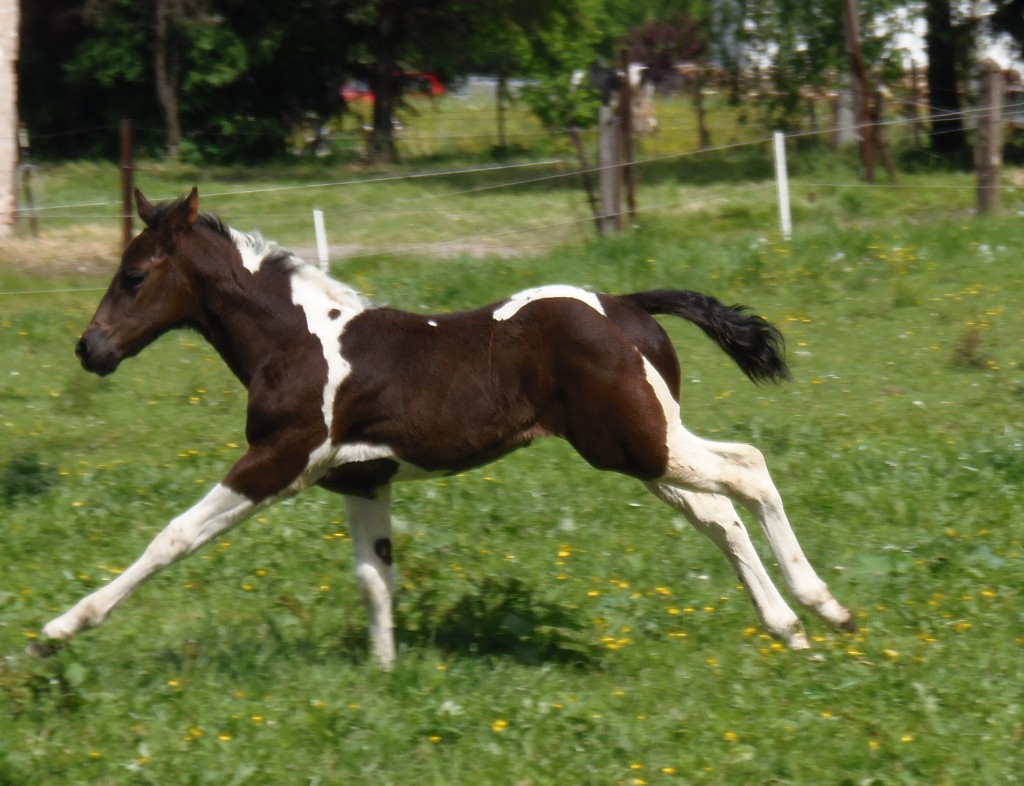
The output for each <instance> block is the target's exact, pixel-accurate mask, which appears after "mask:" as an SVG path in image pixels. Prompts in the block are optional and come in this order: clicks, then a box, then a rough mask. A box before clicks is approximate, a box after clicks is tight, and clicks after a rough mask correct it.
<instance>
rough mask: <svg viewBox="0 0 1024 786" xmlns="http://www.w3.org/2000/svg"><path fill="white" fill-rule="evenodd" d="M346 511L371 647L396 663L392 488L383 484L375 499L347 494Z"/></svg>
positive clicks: (383, 659)
mask: <svg viewBox="0 0 1024 786" xmlns="http://www.w3.org/2000/svg"><path fill="white" fill-rule="evenodd" d="M345 512H346V514H347V516H348V525H349V531H350V533H351V534H352V545H353V548H354V551H355V570H356V580H357V582H358V583H359V594H360V595H361V596H362V598H363V603H364V604H365V605H366V612H367V615H368V616H369V618H370V647H371V649H372V650H373V654H374V655H376V656H377V660H378V662H379V663H380V665H381V666H382V667H383V668H385V669H389V668H391V666H392V665H393V664H394V662H395V638H394V623H393V622H392V609H391V606H392V600H393V598H394V594H395V568H394V565H393V560H392V555H391V487H390V486H381V487H380V488H379V489H377V491H376V496H375V497H374V498H372V499H366V498H364V497H354V496H346V497H345Z"/></svg>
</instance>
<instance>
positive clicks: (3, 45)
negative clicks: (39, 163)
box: [0, 0, 20, 236]
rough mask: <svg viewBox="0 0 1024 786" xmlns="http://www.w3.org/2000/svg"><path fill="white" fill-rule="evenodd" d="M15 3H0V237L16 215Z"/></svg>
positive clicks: (14, 1)
mask: <svg viewBox="0 0 1024 786" xmlns="http://www.w3.org/2000/svg"><path fill="white" fill-rule="evenodd" d="M19 8H20V6H19V4H18V2H17V0H2V2H0V236H3V235H6V234H8V233H9V232H10V229H11V225H12V224H13V223H14V215H15V203H16V199H15V189H16V176H15V172H16V170H17V166H18V79H17V70H16V68H15V65H16V63H17V61H18V11H19Z"/></svg>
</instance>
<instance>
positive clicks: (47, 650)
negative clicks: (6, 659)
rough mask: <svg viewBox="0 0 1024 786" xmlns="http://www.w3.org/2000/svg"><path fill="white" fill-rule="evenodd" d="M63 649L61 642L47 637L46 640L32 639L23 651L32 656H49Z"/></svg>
mask: <svg viewBox="0 0 1024 786" xmlns="http://www.w3.org/2000/svg"><path fill="white" fill-rule="evenodd" d="M62 649H64V644H63V642H60V641H54V640H53V639H47V640H46V641H33V642H32V643H31V644H29V645H28V646H27V647H26V648H25V653H26V654H27V655H29V656H30V657H33V658H49V657H50V656H52V655H56V654H57V653H58V652H60V651H61V650H62Z"/></svg>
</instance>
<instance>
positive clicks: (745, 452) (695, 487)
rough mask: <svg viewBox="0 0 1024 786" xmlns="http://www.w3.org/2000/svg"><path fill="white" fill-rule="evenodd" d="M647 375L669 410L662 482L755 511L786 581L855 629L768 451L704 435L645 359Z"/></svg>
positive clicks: (824, 613) (827, 616)
mask: <svg viewBox="0 0 1024 786" xmlns="http://www.w3.org/2000/svg"><path fill="white" fill-rule="evenodd" d="M645 367H646V369H647V378H648V381H649V382H650V384H651V386H652V387H653V388H654V391H655V393H656V394H657V396H658V399H659V400H660V401H661V404H662V407H663V409H664V410H665V417H666V422H667V424H668V437H667V442H668V450H669V459H668V468H667V469H666V472H665V475H664V477H663V478H662V482H664V483H668V484H669V485H672V486H675V487H677V488H681V489H684V490H688V491H696V492H702V493H710V494H722V495H725V496H727V497H729V498H730V499H733V500H735V501H736V502H739V503H740V504H741V505H743V506H744V507H745V508H747V510H749V511H750V512H751V513H752V514H753V515H754V517H755V518H757V522H758V524H759V525H760V526H761V529H762V530H763V531H764V533H765V536H766V537H767V538H768V544H769V545H770V546H771V549H772V553H773V554H774V555H775V559H776V560H777V561H778V563H779V567H780V568H781V570H782V574H783V576H784V577H785V579H786V584H787V585H788V586H789V588H790V590H791V591H792V592H793V595H794V596H795V597H796V599H797V600H798V601H799V602H800V603H801V604H802V605H804V606H806V607H807V608H809V609H811V610H812V611H814V612H815V613H816V614H818V615H819V616H820V617H821V618H822V619H824V620H825V621H826V622H828V623H829V624H830V625H832V626H833V627H836V628H841V629H844V630H852V629H855V628H856V622H855V621H854V619H853V615H852V614H851V613H850V612H849V610H848V609H846V608H845V607H843V606H842V605H840V604H839V603H838V602H837V601H836V599H835V598H834V597H832V593H831V592H830V591H829V589H828V587H827V586H826V584H825V582H824V581H822V580H821V579H820V578H819V577H818V575H817V574H816V573H815V572H814V568H812V567H811V564H810V562H808V561H807V557H806V556H804V553H803V550H802V549H801V548H800V544H799V542H798V541H797V539H796V535H795V534H794V533H793V529H792V527H791V526H790V523H789V519H788V518H787V517H786V513H785V511H784V510H783V507H782V498H781V497H780V496H779V492H778V490H777V489H776V488H775V484H774V483H773V482H772V479H771V476H770V475H769V474H768V467H767V464H766V463H765V460H764V456H762V455H761V452H760V451H759V450H757V448H754V447H751V446H750V445H741V444H733V443H725V442H711V441H709V440H704V439H700V438H699V437H697V436H695V435H693V434H691V433H690V432H689V431H687V430H686V429H685V428H684V427H683V425H682V423H681V422H680V420H679V404H678V402H676V401H675V399H674V398H672V395H671V393H670V392H669V390H668V386H667V385H665V382H664V380H662V378H661V377H660V375H659V374H658V373H657V371H656V370H655V369H654V367H653V366H651V364H650V363H647V362H646V361H645Z"/></svg>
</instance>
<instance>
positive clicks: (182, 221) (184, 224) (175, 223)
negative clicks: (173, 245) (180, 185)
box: [163, 186, 199, 236]
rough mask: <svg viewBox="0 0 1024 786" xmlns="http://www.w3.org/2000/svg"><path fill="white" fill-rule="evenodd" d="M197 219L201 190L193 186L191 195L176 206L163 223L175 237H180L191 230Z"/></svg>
mask: <svg viewBox="0 0 1024 786" xmlns="http://www.w3.org/2000/svg"><path fill="white" fill-rule="evenodd" d="M197 218H199V189H198V188H197V187H195V186H193V187H192V191H190V192H189V195H188V196H187V197H185V198H184V199H183V200H181V202H179V203H178V204H177V205H175V206H174V209H172V210H171V212H170V213H168V214H167V218H165V219H164V221H163V223H164V225H165V226H166V228H167V229H168V230H169V231H170V232H171V234H172V235H173V236H178V235H182V234H184V233H185V232H187V231H188V230H190V229H191V228H192V225H193V224H194V223H195V222H196V219H197Z"/></svg>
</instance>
